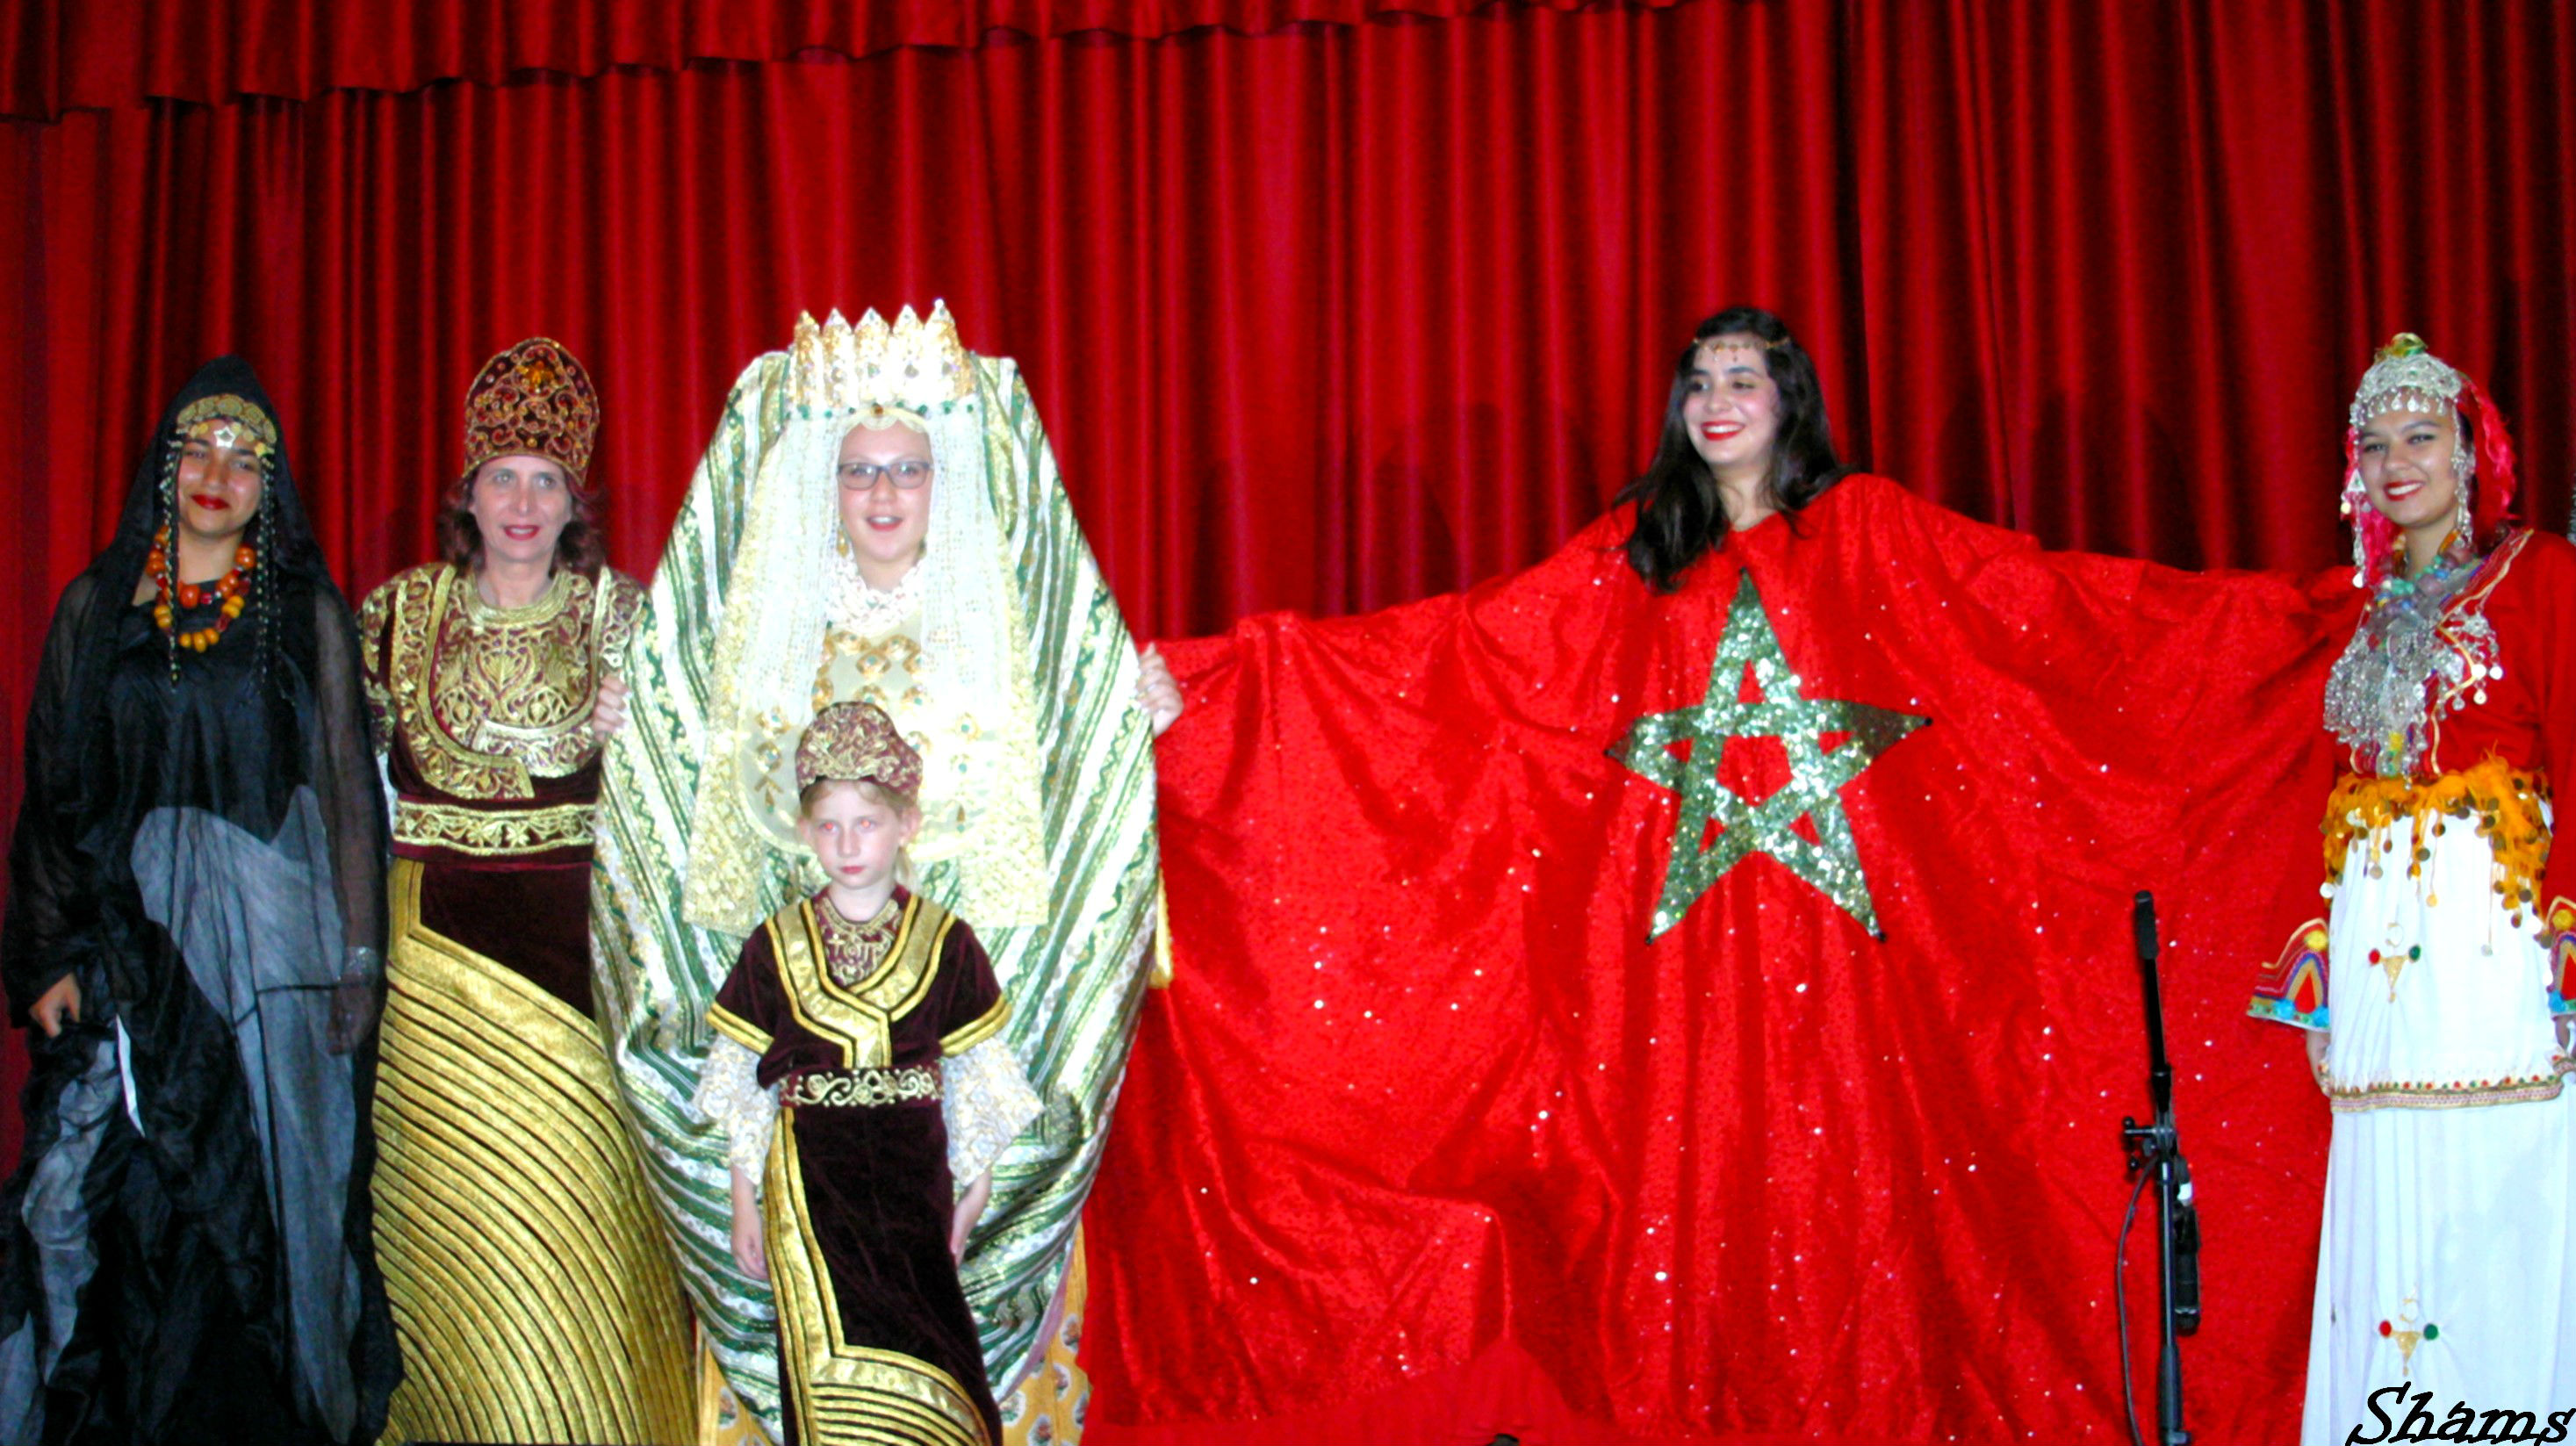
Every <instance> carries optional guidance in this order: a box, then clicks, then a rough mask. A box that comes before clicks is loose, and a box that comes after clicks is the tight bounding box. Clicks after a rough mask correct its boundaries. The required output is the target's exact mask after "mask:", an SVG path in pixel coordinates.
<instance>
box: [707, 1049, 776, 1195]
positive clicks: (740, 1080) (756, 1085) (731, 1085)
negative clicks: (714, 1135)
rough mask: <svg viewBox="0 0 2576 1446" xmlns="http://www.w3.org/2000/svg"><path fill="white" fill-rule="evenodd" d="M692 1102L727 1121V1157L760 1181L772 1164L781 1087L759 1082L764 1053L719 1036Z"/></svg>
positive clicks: (719, 1121) (721, 1122) (717, 1119)
mask: <svg viewBox="0 0 2576 1446" xmlns="http://www.w3.org/2000/svg"><path fill="white" fill-rule="evenodd" d="M689 1103H691V1104H693V1105H695V1106H697V1109H698V1113H700V1114H702V1115H705V1116H706V1117H707V1118H709V1119H711V1120H713V1121H715V1122H716V1123H717V1124H719V1125H722V1126H724V1132H725V1160H726V1162H727V1163H728V1164H731V1165H732V1166H733V1167H734V1168H735V1169H737V1170H740V1171H741V1172H742V1173H743V1174H744V1175H745V1176H747V1177H749V1178H750V1179H751V1181H752V1182H753V1183H754V1184H758V1183H759V1181H760V1176H761V1172H762V1171H763V1170H764V1169H766V1168H767V1167H768V1163H769V1132H770V1131H771V1130H772V1129H773V1128H775V1127H776V1125H777V1123H778V1087H777V1086H776V1085H772V1086H770V1087H769V1088H767V1089H762V1088H761V1087H760V1056H759V1055H756V1054H754V1053H752V1052H751V1050H750V1049H749V1048H748V1047H746V1046H744V1045H742V1044H739V1043H737V1042H735V1041H734V1040H731V1039H728V1038H726V1037H725V1036H723V1035H721V1034H719V1035H717V1036H716V1040H715V1044H714V1046H713V1047H711V1048H709V1049H708V1050H707V1063H706V1068H704V1069H702V1070H700V1071H699V1072H698V1092H697V1094H696V1095H695V1096H694V1097H692V1098H691V1099H690V1101H689Z"/></svg>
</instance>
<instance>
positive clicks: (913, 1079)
mask: <svg viewBox="0 0 2576 1446" xmlns="http://www.w3.org/2000/svg"><path fill="white" fill-rule="evenodd" d="M937 1098H939V1066H937V1065H935V1064H908V1065H903V1066H900V1067H885V1066H871V1067H869V1068H865V1069H808V1070H799V1071H797V1072H796V1073H795V1074H792V1075H789V1076H788V1077H787V1082H786V1083H785V1084H784V1085H783V1086H782V1087H781V1088H780V1089H779V1091H778V1102H779V1103H780V1104H784V1105H823V1106H828V1107H839V1108H867V1107H869V1106H875V1105H899V1104H903V1103H906V1102H907V1101H911V1100H935V1099H937Z"/></svg>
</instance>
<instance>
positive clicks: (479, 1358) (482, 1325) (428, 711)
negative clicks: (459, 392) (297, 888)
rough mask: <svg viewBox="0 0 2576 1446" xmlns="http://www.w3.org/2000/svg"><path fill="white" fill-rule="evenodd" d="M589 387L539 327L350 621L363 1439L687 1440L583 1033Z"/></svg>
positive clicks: (592, 732)
mask: <svg viewBox="0 0 2576 1446" xmlns="http://www.w3.org/2000/svg"><path fill="white" fill-rule="evenodd" d="M598 425H599V403H598V394H597V392H596V391H595V390H594V388H593V387H592V385H591V382H590V378H589V376H588V375H587V374H586V373H584V372H583V370H582V368H581V364H580V363H579V362H578V361H576V360H574V359H573V357H572V355H571V353H569V352H567V351H565V350H564V349H563V347H561V346H560V345H558V344H556V343H555V342H552V341H548V340H545V339H543V338H537V339H533V340H529V341H525V342H522V343H520V344H519V345H517V346H515V347H512V348H511V349H509V350H508V351H505V352H503V353H501V354H500V355H498V356H496V357H494V358H492V360H491V361H490V362H488V363H486V364H485V366H484V368H483V370H482V373H481V374H480V375H479V376H477V377H476V379H475V381H474V385H473V388H472V390H471V392H470V393H469V394H468V396H467V399H466V425H465V451H466V463H465V468H464V471H463V473H462V474H461V475H460V476H459V478H458V479H457V481H456V482H455V484H454V485H453V487H452V489H451V490H450V493H449V496H448V502H447V506H446V508H445V509H444V510H443V512H442V513H441V516H440V519H439V532H440V541H441V543H442V550H443V551H444V553H445V557H444V558H443V559H442V560H441V561H438V562H433V563H428V564H425V565H423V566H420V567H416V568H412V569H411V570H409V571H407V572H403V573H400V574H398V575H396V576H395V577H394V578H392V579H391V580H390V581H388V582H386V583H385V584H384V585H383V586H381V587H379V588H377V589H376V590H375V591H374V592H373V593H371V594H369V595H368V597H367V600H366V603H365V605H364V607H362V608H361V609H360V612H359V628H360V632H361V634H362V638H363V643H364V647H365V661H366V670H367V682H368V689H369V694H370V698H371V701H372V702H373V704H374V708H375V712H376V718H377V722H378V725H379V726H378V735H379V740H380V743H381V745H382V747H383V749H384V754H385V761H386V765H387V771H388V773H389V775H390V778H391V781H392V783H393V785H394V793H395V805H394V858H395V862H394V866H393V870H394V871H393V881H392V888H391V890H390V891H389V902H390V904H391V912H392V929H391V933H392V948H391V951H390V955H391V957H390V960H389V963H388V969H387V973H388V977H389V981H390V998H389V1001H388V1004H387V1006H386V1012H385V1025H384V1031H385V1032H384V1064H383V1080H382V1084H381V1086H380V1088H379V1092H378V1095H377V1102H376V1129H377V1133H378V1138H379V1140H380V1141H381V1145H382V1151H383V1153H382V1158H381V1160H380V1162H379V1164H378V1166H377V1171H376V1208H377V1249H378V1253H379V1255H380V1257H381V1258H382V1260H383V1263H384V1269H385V1276H386V1281H387V1288H388V1292H389V1294H390V1295H391V1297H392V1300H393V1311H394V1322H395V1326H396V1329H397V1331H398V1332H399V1334H400V1337H401V1341H402V1352H403V1360H404V1363H405V1366H406V1379H405V1381H404V1383H403V1386H402V1388H401V1390H400V1391H398V1392H397V1393H396V1395H395V1397H394V1402H393V1413H392V1420H391V1423H390V1425H389V1427H388V1430H387V1439H389V1440H396V1441H399V1440H404V1439H407V1438H423V1439H433V1440H471V1441H587V1442H673V1441H687V1440H692V1439H694V1438H695V1432H696V1425H695V1423H696V1415H697V1412H696V1404H695V1400H694V1396H693V1392H692V1389H691V1386H690V1375H689V1367H690V1343H689V1334H688V1321H687V1311H686V1307H685V1304H684V1302H683V1298H682V1296H681V1293H680V1286H679V1281H678V1277H677V1276H676V1275H675V1273H674V1271H673V1268H672V1264H671V1260H670V1257H669V1253H668V1249H667V1247H666V1246H665V1245H664V1244H663V1242H662V1237H661V1232H660V1227H659V1225H658V1223H657V1222H656V1221H655V1220H654V1218H653V1215H652V1207H651V1205H650V1203H649V1201H648V1198H647V1196H646V1195H645V1193H644V1181H643V1177H642V1174H641V1172H640V1167H639V1164H638V1162H637V1159H636V1157H635V1153H634V1150H633V1147H632V1145H631V1144H630V1143H629V1139H628V1136H627V1133H626V1130H625V1127H624V1125H623V1123H622V1121H621V1118H620V1115H619V1110H618V1105H617V1086H616V1081H615V1077H614V1074H613V1072H612V1070H611V1067H610V1064H609V1061H608V1056H607V1054H606V1052H605V1050H604V1048H603V1046H602V1043H601V1036H600V1032H599V1029H598V1026H597V1025H596V1023H595V1022H594V1020H595V1014H594V1010H593V1007H592V994H591V969H590V939H589V918H590V870H591V817H592V812H593V805H594V803H595V802H596V801H597V799H598V796H599V753H600V746H601V741H602V739H604V738H605V737H607V736H608V735H609V734H610V733H613V732H614V731H615V730H616V728H617V727H618V726H620V725H621V724H622V722H623V720H624V713H623V702H624V688H623V685H622V684H621V683H620V682H619V681H618V678H617V675H618V673H619V672H620V671H621V670H622V668H623V660H624V657H625V651H626V648H627V645H628V644H629V642H630V641H631V640H632V639H633V637H634V636H635V633H636V630H637V629H638V628H639V627H640V626H641V625H642V622H643V620H644V616H645V598H644V591H643V589H642V588H641V587H640V586H639V585H638V584H637V583H636V582H635V580H634V579H632V578H629V577H626V576H624V575H622V574H619V573H617V572H614V571H611V570H609V569H607V568H606V567H603V566H602V565H601V563H600V546H599V540H598V535H597V533H596V531H595V529H594V527H593V525H592V516H591V514H592V506H593V503H592V494H591V492H590V490H589V484H588V475H587V474H588V469H589V462H590V456H591V446H592V442H593V440H594V438H595V436H596V434H597V431H598Z"/></svg>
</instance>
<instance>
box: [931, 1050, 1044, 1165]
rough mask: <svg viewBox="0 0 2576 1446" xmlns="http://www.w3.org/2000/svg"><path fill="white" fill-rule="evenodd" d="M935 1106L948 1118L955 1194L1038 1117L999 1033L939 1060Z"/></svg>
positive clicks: (1022, 1073) (1030, 1093)
mask: <svg viewBox="0 0 2576 1446" xmlns="http://www.w3.org/2000/svg"><path fill="white" fill-rule="evenodd" d="M939 1071H940V1091H941V1093H940V1108H941V1110H943V1111H945V1112H946V1114H947V1118H948V1175H949V1178H950V1179H951V1180H953V1181H955V1182H956V1186H957V1190H958V1193H960V1194H963V1193H965V1191H966V1188H967V1187H968V1186H970V1185H973V1184H974V1183H975V1180H976V1177H977V1176H979V1175H982V1174H983V1173H984V1172H985V1171H986V1170H988V1169H991V1168H992V1165H993V1162H994V1161H995V1160H997V1159H999V1158H1001V1154H1002V1147H1003V1146H1005V1145H1008V1144H1009V1143H1011V1139H1012V1137H1013V1136H1015V1135H1017V1134H1019V1132H1020V1131H1022V1130H1024V1129H1026V1128H1028V1123H1029V1121H1031V1120H1034V1119H1036V1118H1037V1117H1038V1096H1037V1091H1035V1090H1033V1089H1030V1088H1029V1077H1028V1073H1027V1071H1025V1070H1022V1069H1021V1068H1020V1062H1019V1060H1018V1059H1016V1058H1014V1057H1013V1056H1012V1054H1011V1048H1010V1046H1009V1045H1008V1044H1005V1043H1004V1042H1003V1041H1002V1039H1001V1037H1000V1036H999V1035H996V1036H994V1037H993V1038H991V1039H988V1040H985V1041H984V1042H983V1043H982V1044H979V1045H976V1046H975V1047H974V1048H973V1049H970V1050H968V1051H966V1052H965V1053H964V1054H958V1055H951V1056H949V1057H948V1058H947V1059H944V1060H942V1061H940V1065H939Z"/></svg>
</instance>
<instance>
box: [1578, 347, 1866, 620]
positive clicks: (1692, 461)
mask: <svg viewBox="0 0 2576 1446" xmlns="http://www.w3.org/2000/svg"><path fill="white" fill-rule="evenodd" d="M1721 336H1741V337H1750V338H1751V339H1752V340H1753V342H1754V343H1755V344H1756V345H1757V346H1758V347H1759V348H1760V350H1761V352H1762V356H1763V360H1764V362H1765V363H1766V364H1767V365H1768V366H1769V367H1770V369H1771V380H1772V381H1773V382H1775V383H1777V384H1778V385H1779V388H1780V432H1779V437H1778V439H1777V440H1776V441H1775V442H1774V443H1773V444H1772V453H1771V473H1770V475H1769V476H1767V477H1765V478H1763V479H1762V494H1763V498H1764V500H1765V501H1767V502H1769V503H1770V504H1771V507H1772V508H1773V510H1775V511H1777V512H1779V513H1781V514H1782V515H1783V516H1784V517H1786V518H1788V519H1789V520H1790V521H1791V523H1792V524H1794V523H1795V522H1796V519H1797V516H1798V513H1799V512H1800V511H1802V510H1804V509H1805V507H1806V506H1807V504H1808V503H1810V502H1813V501H1815V500H1816V499H1817V498H1818V497H1821V496H1823V495H1824V493H1825V490H1826V489H1827V488H1829V487H1831V486H1833V485H1834V484H1835V483H1836V482H1839V481H1841V480H1842V479H1843V478H1844V477H1845V476H1846V475H1848V474H1849V473H1850V471H1851V469H1850V468H1848V467H1845V466H1844V465H1843V464H1842V460H1841V459H1840V458H1838V457H1836V456H1835V455H1834V433H1833V425H1832V423H1830V422H1828V421H1827V420H1826V419H1825V390H1824V387H1823V386H1822V385H1821V384H1819V383H1818V382H1817V380H1816V364H1815V363H1814V362H1813V361H1811V360H1809V359H1808V357H1807V349H1806V348H1805V347H1802V346H1800V345H1798V339H1797V338H1796V337H1794V336H1791V335H1790V334H1789V327H1788V325H1787V323H1785V322H1783V321H1781V320H1780V318H1778V317H1776V316H1773V315H1772V314H1771V313H1769V312H1767V311H1764V310H1763V309H1761V308H1760V307H1758V306H1730V307H1728V308H1727V309H1726V310H1724V311H1721V312H1719V313H1718V314H1717V315H1715V316H1712V317H1710V318H1709V319H1708V320H1706V321H1703V322H1701V323H1700V324H1699V326H1698V328H1697V329H1695V330H1693V331H1692V332H1691V339H1690V344H1689V345H1688V346H1685V347H1683V348H1682V352H1681V355H1680V356H1679V357H1677V358H1675V359H1674V362H1673V389H1672V395H1671V397H1670V398H1669V399H1667V400H1666V401H1665V403H1664V432H1663V436H1662V437H1661V439H1659V440H1658V441H1657V442H1656V444H1655V460H1654V461H1653V462H1651V463H1649V464H1647V467H1646V472H1645V475H1644V476H1642V477H1639V478H1638V479H1637V480H1636V481H1634V482H1631V483H1629V484H1628V485H1627V486H1626V487H1625V488H1622V489H1621V490H1620V493H1619V497H1618V500H1619V501H1620V502H1634V503H1636V504H1637V530H1636V531H1634V532H1632V533H1630V534H1629V535H1628V547H1627V551H1628V565H1629V566H1630V567H1633V568H1635V569H1636V570H1637V576H1639V577H1641V578H1643V579H1645V582H1646V586H1648V587H1650V588H1652V589H1654V590H1655V591H1656V592H1671V591H1672V590H1673V589H1674V588H1675V587H1676V586H1678V585H1679V584H1680V582H1681V576H1682V573H1683V572H1684V571H1685V570H1686V569H1688V568H1689V567H1690V565H1691V564H1692V563H1695V562H1697V561H1699V560H1700V558H1701V557H1702V556H1703V555H1705V554H1707V553H1708V552H1711V551H1713V550H1715V549H1717V548H1719V547H1723V546H1724V545H1725V544H1726V534H1727V530H1728V529H1727V523H1726V504H1725V501H1724V499H1723V498H1721V497H1720V496H1719V495H1718V488H1717V475H1716V474H1715V473H1713V472H1711V471H1709V468H1708V463H1706V462H1704V461H1701V460H1700V455H1699V451H1698V449H1696V448H1694V447H1693V446H1692V445H1691V436H1690V429H1689V428H1688V427H1686V426H1684V425H1683V424H1682V399H1683V398H1684V397H1685V396H1686V395H1688V392H1689V387H1690V374H1691V368H1692V366H1693V365H1694V363H1695V362H1696V361H1697V359H1698V356H1699V349H1700V347H1701V346H1703V345H1704V344H1706V343H1707V342H1708V341H1709V340H1710V339H1712V338H1715V337H1721Z"/></svg>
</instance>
